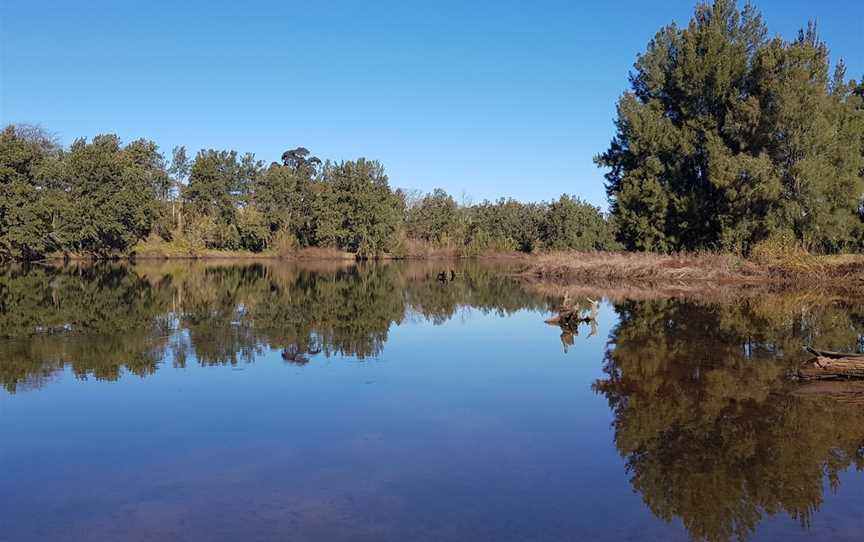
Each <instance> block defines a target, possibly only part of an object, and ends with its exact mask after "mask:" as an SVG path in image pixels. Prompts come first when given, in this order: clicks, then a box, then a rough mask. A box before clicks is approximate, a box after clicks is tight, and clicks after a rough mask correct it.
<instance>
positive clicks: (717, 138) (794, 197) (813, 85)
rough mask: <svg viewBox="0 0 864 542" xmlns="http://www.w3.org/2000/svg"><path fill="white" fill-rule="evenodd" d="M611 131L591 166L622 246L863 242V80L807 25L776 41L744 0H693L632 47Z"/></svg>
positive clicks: (824, 247) (823, 248) (836, 245)
mask: <svg viewBox="0 0 864 542" xmlns="http://www.w3.org/2000/svg"><path fill="white" fill-rule="evenodd" d="M616 126H617V134H616V136H615V138H614V139H613V141H612V143H611V145H610V146H609V148H608V149H607V150H606V151H605V152H604V153H602V154H601V155H599V156H598V157H597V158H596V161H597V163H598V164H599V165H600V166H602V167H605V168H609V171H608V173H607V175H606V179H607V181H608V183H607V193H608V196H609V202H610V211H611V213H612V215H613V217H614V219H615V222H616V224H617V226H618V234H619V240H620V241H622V242H623V244H624V245H625V246H626V248H628V249H633V250H652V251H675V250H694V249H713V250H725V251H734V252H738V253H743V254H747V253H749V252H750V251H751V250H752V249H753V247H754V246H756V245H757V244H759V243H762V242H773V241H777V240H781V241H782V240H787V241H791V242H794V243H797V244H798V245H800V246H803V247H804V248H806V249H808V250H813V251H818V252H838V251H852V250H860V249H861V248H862V247H864V222H862V209H864V199H862V194H864V84H862V83H860V82H855V81H854V80H851V81H850V80H847V79H846V68H845V65H844V64H843V62H842V60H841V61H839V62H837V63H836V65H835V68H834V69H833V71H832V70H831V62H830V58H829V49H828V46H827V45H826V43H825V42H824V41H823V40H822V39H820V37H819V35H818V32H817V28H816V25H815V24H813V23H810V24H809V25H808V26H807V28H806V29H803V30H801V32H800V33H799V35H798V36H797V38H795V39H793V40H791V41H785V40H783V39H782V38H780V37H774V38H768V30H767V27H766V25H765V23H764V21H763V19H762V17H761V15H760V14H759V13H758V11H757V10H756V9H754V8H753V7H752V6H751V5H747V6H746V7H744V8H743V9H742V10H739V9H738V8H737V6H736V3H735V1H734V0H717V1H716V2H714V3H713V5H709V4H704V3H703V4H699V5H698V6H697V7H696V10H695V14H694V16H693V18H692V19H691V20H690V22H689V24H688V25H687V26H686V27H684V28H679V27H678V26H676V25H675V24H671V25H669V26H666V27H664V28H662V29H661V30H660V31H659V32H658V33H657V34H656V35H655V37H654V38H653V39H652V40H651V41H650V43H649V44H648V47H647V49H646V50H645V52H644V53H642V54H641V55H639V56H638V58H637V60H636V63H635V65H634V70H633V71H632V72H631V74H630V90H629V91H627V92H625V93H624V95H623V96H622V97H621V99H620V100H619V102H618V114H617V120H616Z"/></svg>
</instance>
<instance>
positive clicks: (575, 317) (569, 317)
mask: <svg viewBox="0 0 864 542" xmlns="http://www.w3.org/2000/svg"><path fill="white" fill-rule="evenodd" d="M587 299H588V302H589V303H591V314H590V315H589V316H582V310H581V309H579V308H578V307H574V306H572V305H571V304H570V303H569V300H570V296H569V295H568V294H567V293H565V294H564V301H563V303H562V304H561V308H560V309H558V315H557V316H553V317H552V318H550V319H548V320H546V323H547V324H549V325H550V326H558V327H560V328H561V344H563V345H564V352H565V353H566V352H567V351H568V350H569V348H570V347H571V346H573V340H574V337H575V336H576V335H579V325H580V324H589V325H590V326H591V332H590V333H589V334H588V336H589V337H593V336H594V335H596V334H597V307H598V306H599V305H600V302H599V301H594V300H593V299H591V298H590V297H589V298H587Z"/></svg>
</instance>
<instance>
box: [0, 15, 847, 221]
mask: <svg viewBox="0 0 864 542" xmlns="http://www.w3.org/2000/svg"><path fill="white" fill-rule="evenodd" d="M694 3H695V2H694V1H693V0H685V1H681V0H674V1H665V2H655V3H650V5H649V3H648V2H644V1H630V0H627V1H618V2H599V1H598V2H591V3H588V2H573V1H562V2H552V1H542V2H541V1H538V2H530V3H529V2H511V1H494V2H493V1H474V2H468V1H459V2H448V1H437V2H428V1H426V2H411V1H405V0H381V1H375V2H368V1H359V0H358V1H354V2H326V1H322V2H317V3H316V2H302V3H300V2H275V1H274V2H254V1H248V2H217V1H206V2H198V1H174V2H162V1H148V2H131V1H123V2H117V1H110V2H107V1H101V0H99V1H94V0H87V1H80V2H68V1H66V2H33V1H27V0H18V1H13V0H0V5H2V8H0V9H2V11H0V18H2V19H0V36H2V37H0V43H2V60H0V120H2V123H4V124H5V123H9V122H15V123H18V122H26V123H34V124H41V125H43V126H44V127H45V128H48V129H49V130H52V131H54V132H56V133H57V134H58V135H59V136H60V138H61V139H62V141H63V142H64V143H69V142H71V141H72V140H73V139H74V138H76V137H78V136H88V137H92V136H93V135H95V134H98V133H105V132H115V133H118V134H119V135H120V136H121V137H122V138H123V139H124V140H126V141H128V140H131V139H134V138H137V137H142V136H143V137H147V138H150V139H153V140H155V141H156V142H157V143H158V144H159V145H160V146H161V147H162V149H163V150H164V151H166V153H167V152H170V149H171V148H172V147H173V146H174V145H178V144H185V145H186V146H187V147H188V148H189V149H190V150H192V151H194V150H197V149H199V148H205V147H212V148H233V149H237V150H239V151H243V152H245V151H251V152H254V153H256V155H257V156H258V157H259V158H261V159H264V160H267V161H271V160H276V159H278V157H279V156H280V155H281V153H282V151H283V150H285V149H286V148H290V147H295V146H300V145H302V146H305V147H308V148H309V149H311V150H312V151H313V152H314V153H315V154H316V155H318V156H320V157H321V158H330V159H337V160H338V159H347V158H355V157H358V156H366V157H369V158H375V159H378V160H381V161H382V162H383V163H384V165H385V166H386V168H387V171H388V173H389V175H390V179H391V184H392V185H393V186H398V187H406V188H418V189H423V190H429V189H432V188H434V187H443V188H445V189H447V190H448V191H450V192H451V193H453V194H454V195H456V196H457V197H459V196H460V195H461V194H462V193H463V191H464V192H465V193H467V194H469V195H470V196H471V197H472V198H473V200H474V201H478V200H481V199H483V198H494V197H496V196H499V195H501V196H512V197H516V198H519V199H523V200H537V199H549V198H552V197H556V196H557V195H558V194H560V193H562V192H568V193H575V194H578V195H581V196H582V197H584V198H586V199H588V200H589V201H592V202H594V203H597V204H602V203H605V195H604V191H603V178H602V173H603V172H602V171H601V170H598V169H597V168H596V167H595V166H594V165H593V163H592V157H593V156H594V155H595V154H596V153H597V152H599V151H601V150H603V149H604V147H605V146H606V144H607V143H608V141H609V139H610V137H611V136H612V133H613V126H612V119H613V115H614V105H615V101H616V99H617V98H618V96H619V95H620V94H621V92H622V91H623V90H624V89H625V87H626V85H627V73H628V70H629V69H630V68H631V66H632V63H633V61H634V59H635V56H636V54H637V53H638V52H640V51H642V50H643V49H644V47H645V44H646V43H647V41H648V40H649V39H650V38H651V37H652V36H653V35H654V33H655V32H656V31H657V30H658V29H659V28H660V27H661V26H662V25H664V24H666V23H668V22H670V21H673V20H674V21H677V22H679V23H682V24H684V23H686V21H687V20H688V19H689V17H690V15H691V13H692V11H693V7H694ZM756 5H757V7H759V8H760V10H761V11H762V13H763V15H764V16H765V18H766V21H767V23H768V27H769V30H770V32H771V33H772V34H780V35H783V36H784V37H792V36H794V34H795V32H796V31H797V29H798V28H800V27H801V26H802V25H804V24H806V21H807V19H808V18H815V19H817V21H818V23H819V28H820V33H821V35H822V37H823V38H824V39H825V40H826V41H827V42H828V44H829V46H830V47H831V49H832V55H833V57H834V58H835V59H836V58H837V57H841V56H842V57H843V58H844V59H845V60H846V62H847V64H848V66H849V68H850V70H849V76H850V77H855V78H856V79H860V77H861V75H862V74H864V2H860V1H822V2H812V1H805V0H765V1H762V2H756Z"/></svg>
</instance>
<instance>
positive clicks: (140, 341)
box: [0, 262, 551, 392]
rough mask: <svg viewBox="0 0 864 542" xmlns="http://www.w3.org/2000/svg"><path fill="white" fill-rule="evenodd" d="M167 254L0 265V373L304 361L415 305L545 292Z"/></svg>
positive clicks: (410, 268) (22, 379)
mask: <svg viewBox="0 0 864 542" xmlns="http://www.w3.org/2000/svg"><path fill="white" fill-rule="evenodd" d="M437 272H439V270H438V266H435V265H434V264H412V265H400V264H382V265H375V264H367V265H354V264H344V263H331V264H321V263H318V264H310V265H304V266H296V265H285V264H275V263H274V264H272V265H270V264H261V263H256V264H236V265H225V264H218V263H202V262H196V263H183V262H180V263H177V262H173V263H164V264H154V263H151V264H144V265H138V266H126V265H95V266H91V265H81V266H71V267H31V268H29V269H25V268H20V267H18V268H6V269H5V270H2V271H0V356H2V363H0V382H2V385H3V386H4V387H5V388H6V390H8V391H9V392H15V391H16V389H18V388H19V387H20V386H24V387H33V386H40V385H42V384H43V383H44V382H45V381H46V380H47V379H49V378H50V376H51V375H52V374H54V373H56V372H58V371H60V370H62V369H63V367H64V366H67V365H68V366H69V367H71V370H72V371H73V372H74V373H75V374H76V375H77V376H78V377H79V378H88V377H95V378H98V379H106V380H114V379H117V378H118V377H119V376H120V375H121V374H122V373H123V372H124V371H126V372H128V373H132V374H135V375H139V376H146V375H148V374H151V373H153V372H155V371H156V370H157V369H158V367H159V366H160V363H162V362H163V360H165V359H170V360H172V362H173V364H174V365H176V366H184V365H185V364H186V363H187V360H188V359H189V358H190V356H192V357H194V359H195V360H196V362H197V363H199V364H201V365H219V364H237V363H240V362H245V363H249V362H252V361H254V360H255V358H256V356H258V355H259V354H261V353H262V352H263V351H264V350H265V349H276V350H280V351H281V353H282V358H283V359H284V360H285V361H286V362H290V363H296V364H304V363H307V362H308V361H309V360H310V357H311V356H315V355H318V354H323V355H325V356H327V357H330V356H336V355H339V356H348V357H352V358H356V359H360V360H362V359H366V358H370V357H375V356H378V355H380V353H381V351H382V348H383V346H384V343H385V341H386V340H387V334H388V331H389V329H390V326H391V325H393V324H394V323H395V324H398V323H401V322H402V321H403V320H405V319H406V318H407V317H410V316H412V315H413V316H416V317H420V318H425V319H429V320H431V321H432V322H434V323H443V322H445V321H446V320H448V319H449V318H451V317H453V315H454V314H456V312H457V311H458V310H459V309H460V308H461V307H467V306H470V307H475V308H477V309H480V310H482V311H495V312H499V313H502V314H507V313H510V312H513V311H515V310H519V309H522V308H535V309H541V308H543V309H546V308H548V306H549V305H550V304H551V300H549V299H547V298H544V297H542V296H537V295H533V294H530V293H528V292H526V291H525V290H523V289H522V288H519V287H517V285H516V284H515V280H514V279H513V278H509V277H507V276H506V274H504V273H501V272H500V269H496V268H494V267H489V266H481V265H474V264H471V263H462V264H459V277H460V278H459V279H457V280H456V281H453V282H448V283H446V284H442V283H440V282H438V281H436V280H435V276H436V274H437Z"/></svg>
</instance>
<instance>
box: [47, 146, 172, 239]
mask: <svg viewBox="0 0 864 542" xmlns="http://www.w3.org/2000/svg"><path fill="white" fill-rule="evenodd" d="M44 174H45V175H47V176H48V177H49V178H50V182H51V184H52V185H53V187H54V189H55V190H56V192H54V194H55V196H56V198H55V199H56V201H57V202H58V203H55V205H57V206H58V207H60V208H62V209H63V211H62V216H55V218H54V228H55V229H57V228H60V229H61V230H62V232H63V233H62V237H61V244H62V246H63V249H64V250H69V251H74V252H81V253H88V254H93V255H96V256H106V255H110V254H114V253H123V252H125V251H127V250H129V249H130V248H131V247H132V246H133V245H134V244H135V243H136V242H138V241H139V240H140V239H143V238H144V237H146V236H147V234H148V233H149V231H150V227H151V224H152V219H153V216H154V203H155V201H156V198H157V195H158V191H159V190H160V189H161V187H162V186H164V179H165V178H166V175H167V174H166V172H165V169H164V161H163V159H162V157H161V155H160V154H159V152H158V148H157V147H156V145H155V144H153V143H152V142H148V141H144V140H139V141H134V142H132V143H130V144H129V145H127V146H126V147H124V146H123V145H121V143H120V139H119V138H118V137H117V136H116V135H99V136H96V137H94V138H93V141H92V142H91V143H88V142H87V141H86V140H85V139H78V140H76V141H75V142H74V143H73V144H72V146H71V147H70V149H69V151H68V152H64V153H62V154H61V156H60V159H59V160H57V161H56V162H55V163H54V165H53V167H52V168H50V170H48V171H46V172H45V173H44Z"/></svg>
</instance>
